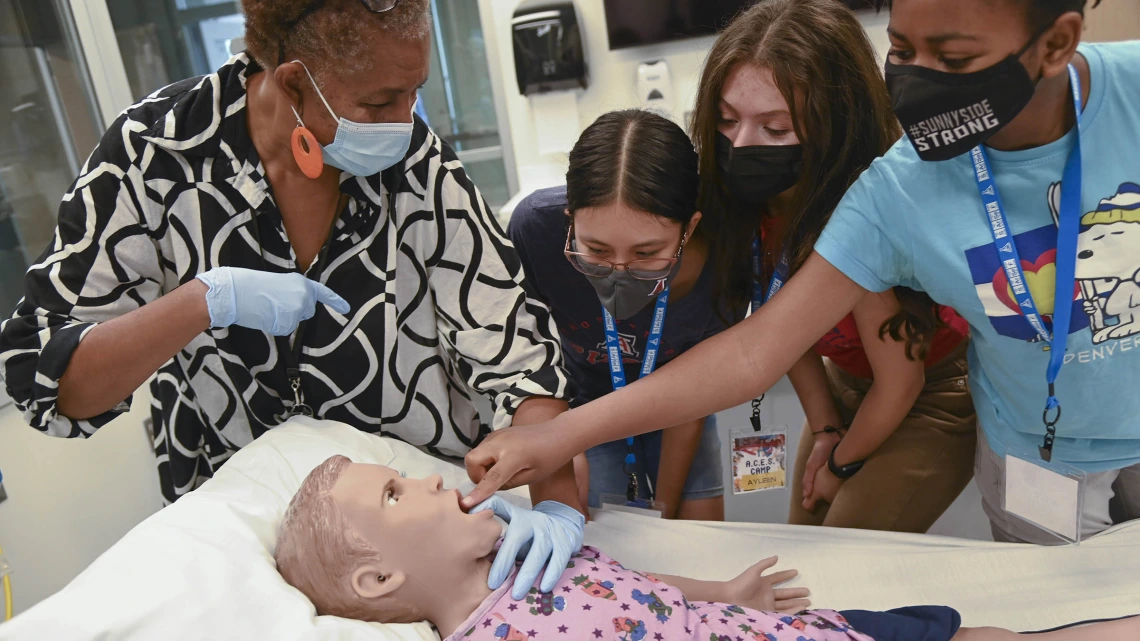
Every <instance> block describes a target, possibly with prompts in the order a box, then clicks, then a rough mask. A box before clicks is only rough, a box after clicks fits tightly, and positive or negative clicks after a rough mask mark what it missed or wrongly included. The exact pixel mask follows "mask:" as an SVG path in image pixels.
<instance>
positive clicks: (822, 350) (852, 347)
mask: <svg viewBox="0 0 1140 641" xmlns="http://www.w3.org/2000/svg"><path fill="white" fill-rule="evenodd" d="M939 309H940V310H941V312H940V316H941V317H942V321H943V322H944V323H946V326H945V327H943V328H942V329H939V330H938V331H937V332H935V333H934V339H933V340H932V341H931V343H930V354H929V355H928V356H927V357H926V366H927V367H930V366H931V365H934V364H935V363H937V362H939V361H941V360H942V359H943V358H945V357H946V355H948V354H949V353H950V352H953V351H954V350H955V349H956V348H957V347H958V346H959V345H961V344H962V341H964V340H966V336H967V333H968V331H969V325H968V324H967V323H966V319H964V318H962V317H961V316H959V315H958V313H957V312H955V311H954V310H953V309H950V308H949V307H941V308H939ZM815 351H816V353H817V354H819V355H820V356H825V357H827V358H830V359H831V362H833V363H835V364H836V365H838V366H839V368H840V369H842V370H843V371H845V372H847V373H848V374H851V375H852V376H858V377H860V378H872V377H873V376H874V372H872V371H871V362H870V361H868V360H867V352H866V351H865V350H864V349H863V340H862V339H861V338H860V337H859V329H858V328H857V327H856V326H855V316H854V315H853V314H848V315H847V317H846V318H844V319H843V320H841V321H839V324H838V325H836V326H835V328H834V329H832V330H831V331H830V332H828V333H827V334H824V336H823V338H821V339H819V342H818V343H816V344H815Z"/></svg>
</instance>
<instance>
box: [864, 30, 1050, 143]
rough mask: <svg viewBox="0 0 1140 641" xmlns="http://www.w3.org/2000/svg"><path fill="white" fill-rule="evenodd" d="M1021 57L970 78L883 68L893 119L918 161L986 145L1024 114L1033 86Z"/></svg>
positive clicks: (908, 67)
mask: <svg viewBox="0 0 1140 641" xmlns="http://www.w3.org/2000/svg"><path fill="white" fill-rule="evenodd" d="M1038 37H1040V36H1035V37H1034V38H1033V39H1032V40H1030V41H1029V44H1027V45H1025V47H1024V48H1022V50H1021V51H1019V52H1017V53H1015V54H1013V55H1011V56H1009V57H1008V58H1006V59H1005V60H1002V61H1001V62H999V63H997V64H995V65H993V66H991V67H988V68H986V69H982V70H981V71H975V72H973V73H947V72H945V71H938V70H936V69H929V68H927V67H920V66H918V65H896V64H893V63H891V62H887V66H886V75H887V89H888V90H889V91H890V92H891V102H892V104H893V106H894V111H895V116H897V117H898V119H899V122H900V123H902V126H903V131H905V132H906V134H907V137H909V138H910V143H911V144H912V145H914V150H915V151H916V152H918V157H919V158H921V159H923V160H949V159H951V158H954V157H956V156H960V155H962V154H964V153H966V152H967V151H969V150H971V149H973V148H974V147H977V146H978V145H980V144H982V143H984V142H986V141H987V140H989V138H990V136H993V135H994V134H996V133H997V132H998V131H1000V130H1001V128H1002V127H1004V126H1006V125H1008V124H1009V122H1010V121H1011V120H1013V119H1014V118H1016V117H1017V114H1019V113H1021V110H1022V109H1025V105H1027V104H1029V101H1030V99H1032V98H1033V92H1034V91H1036V85H1035V83H1034V82H1033V80H1032V79H1031V78H1030V77H1029V72H1028V71H1026V69H1025V66H1024V65H1022V64H1021V60H1020V58H1021V55H1022V54H1023V53H1025V52H1026V51H1027V50H1028V49H1029V47H1030V46H1031V45H1032V44H1033V43H1034V42H1036V41H1037V38H1038Z"/></svg>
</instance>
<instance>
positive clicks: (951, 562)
mask: <svg viewBox="0 0 1140 641" xmlns="http://www.w3.org/2000/svg"><path fill="white" fill-rule="evenodd" d="M333 454H345V455H348V456H350V457H351V458H352V459H353V460H356V461H359V462H371V463H383V464H389V465H392V466H394V467H397V468H398V469H401V470H402V471H404V472H406V473H407V474H408V475H409V476H414V477H420V476H427V475H429V474H432V473H440V474H442V475H443V476H444V481H445V484H446V485H448V486H449V487H454V486H460V485H461V484H462V483H464V482H465V480H466V478H465V474H464V473H463V471H462V469H461V468H460V467H458V466H456V465H453V464H449V463H446V462H443V461H438V460H436V459H432V458H431V457H428V456H426V455H424V454H422V453H421V452H419V451H418V450H416V449H415V448H413V447H411V446H409V445H406V444H404V443H400V442H397V441H392V440H389V439H382V438H378V437H375V436H371V435H367V434H363V433H361V432H359V431H357V430H354V429H352V428H351V427H348V426H346V425H342V424H336V423H328V422H318V421H312V420H309V419H297V420H295V421H293V422H291V424H289V425H286V426H283V427H280V428H277V429H275V430H273V431H271V432H270V433H268V434H267V435H265V436H263V437H262V438H260V439H258V440H257V441H256V442H255V443H253V444H252V445H250V446H248V447H246V448H245V449H243V450H242V451H241V452H239V453H237V454H236V455H235V456H234V457H233V459H231V460H230V461H229V462H228V463H227V464H226V465H225V466H224V467H223V469H222V470H221V471H220V472H219V474H218V475H217V476H216V477H215V478H214V479H212V480H211V481H209V482H208V483H206V484H205V485H204V486H203V487H202V488H201V489H199V490H197V491H195V492H194V493H192V494H191V495H189V496H187V497H185V498H183V499H181V500H180V501H178V503H176V504H175V505H173V506H171V507H169V508H166V509H164V510H162V511H161V512H159V513H158V514H156V515H155V516H153V517H151V518H149V519H147V520H146V521H144V522H143V523H142V524H140V525H139V526H138V527H137V528H135V529H134V530H132V531H131V532H130V533H129V534H127V536H126V537H124V538H123V539H122V540H121V541H120V542H119V543H117V544H115V545H114V546H113V547H112V548H111V549H110V550H109V551H108V552H107V553H105V554H104V555H103V556H101V557H100V558H99V559H97V560H96V561H95V563H94V564H92V565H91V567H90V568H88V569H87V570H86V571H85V572H84V573H83V574H81V575H80V576H79V577H78V578H76V579H75V581H73V582H72V583H71V584H69V585H68V586H67V587H66V588H64V589H63V590H62V591H60V592H59V593H57V594H56V595H54V596H52V597H50V598H48V599H46V600H45V601H43V602H42V603H40V604H38V605H37V606H35V607H33V608H32V609H30V610H29V611H28V612H26V613H24V614H22V615H20V616H18V617H16V619H15V620H14V621H12V622H11V623H8V624H4V625H0V641H25V640H28V641H31V640H35V641H41V640H44V639H51V640H52V641H71V640H74V641H118V640H122V641H142V640H144V639H145V640H151V639H188V640H198V639H201V640H203V641H205V640H207V639H209V640H210V641H231V640H232V641H247V640H249V639H274V640H281V641H294V640H295V641H334V640H335V641H373V640H375V641H431V640H434V639H438V637H437V636H435V634H434V633H433V632H432V630H431V628H430V626H427V625H426V624H420V625H412V626H379V625H372V624H365V623H361V622H357V621H346V620H343V619H337V618H335V617H316V616H314V613H313V609H312V607H311V605H310V604H309V603H308V601H307V600H306V599H305V598H304V597H303V596H302V595H301V594H300V593H299V592H297V591H296V590H293V589H292V588H291V587H289V586H288V585H286V584H285V583H284V581H283V580H282V579H281V577H280V575H278V574H277V572H276V570H275V569H274V566H273V560H272V547H273V545H274V540H275V532H276V528H277V524H278V522H279V520H280V517H281V515H282V514H283V512H284V509H285V506H286V505H287V504H288V501H289V499H290V498H291V497H292V495H293V493H294V492H296V490H297V488H298V487H299V486H300V483H301V480H302V479H303V478H304V476H305V475H306V474H308V472H309V471H310V470H311V469H312V468H313V467H314V466H316V465H317V464H318V463H320V462H321V461H323V460H324V459H326V458H327V457H329V456H331V455H333ZM511 499H512V500H516V501H525V500H526V499H525V495H520V494H519V493H516V494H514V495H512V496H511ZM76 536H82V533H76ZM586 539H587V543H590V544H592V545H595V546H597V547H599V548H601V549H603V550H605V551H606V552H607V553H609V554H610V555H612V556H613V557H614V558H616V559H619V560H620V561H622V562H623V563H624V564H626V565H627V566H629V567H634V568H637V569H644V570H651V571H658V572H665V573H672V574H688V575H692V576H696V577H702V578H729V577H731V576H733V575H735V574H736V573H737V572H739V571H740V570H741V569H743V568H744V567H747V565H748V564H749V563H751V562H753V561H755V560H758V559H760V558H762V557H764V556H768V555H770V554H780V555H781V558H782V562H781V565H782V566H786V567H796V568H798V569H800V570H801V572H802V574H803V577H802V580H801V583H802V584H804V585H808V586H809V587H811V588H812V589H813V591H814V600H815V603H816V605H818V606H820V607H831V608H837V609H848V608H863V609H882V608H889V607H897V606H901V605H912V604H918V603H941V604H947V605H952V606H954V607H957V608H959V610H960V611H961V612H962V614H963V616H964V618H965V620H966V622H967V623H968V624H971V625H1001V626H1004V627H1010V628H1013V629H1023V630H1024V629H1040V628H1047V627H1052V626H1054V625H1059V624H1063V623H1067V622H1070V621H1075V620H1083V619H1090V618H1102V617H1112V616H1121V615H1125V614H1132V613H1136V612H1137V611H1140V527H1137V526H1129V527H1122V528H1117V529H1116V530H1114V531H1111V532H1108V533H1106V534H1104V535H1102V536H1099V537H1096V538H1095V539H1093V540H1090V541H1088V542H1086V543H1085V544H1083V545H1082V546H1081V547H1079V548H1069V549H1039V548H1031V547H1023V546H1010V545H999V544H987V543H977V542H970V541H960V540H954V539H944V538H937V537H926V536H911V535H897V534H882V533H870V532H858V531H839V530H827V529H822V528H815V529H804V528H790V527H788V526H782V525H756V524H722V525H709V524H691V523H677V522H662V521H660V520H657V519H646V518H644V517H637V516H632V515H624V514H605V515H602V516H601V517H600V518H599V519H598V520H596V521H595V522H593V523H591V524H590V525H589V526H588V527H587V532H586Z"/></svg>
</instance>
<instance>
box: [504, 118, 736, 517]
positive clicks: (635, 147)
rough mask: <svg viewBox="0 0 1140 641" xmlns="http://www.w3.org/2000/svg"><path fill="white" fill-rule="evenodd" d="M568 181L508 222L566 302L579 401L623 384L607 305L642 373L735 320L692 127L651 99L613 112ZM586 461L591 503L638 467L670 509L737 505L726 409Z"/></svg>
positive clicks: (543, 289)
mask: <svg viewBox="0 0 1140 641" xmlns="http://www.w3.org/2000/svg"><path fill="white" fill-rule="evenodd" d="M566 183H567V184H566V187H560V188H555V189H544V190H541V191H538V192H535V193H533V194H531V195H530V196H528V197H527V198H526V199H524V200H523V201H522V202H521V203H520V204H519V205H518V207H516V208H515V211H514V213H513V214H512V216H511V221H510V228H509V233H510V237H511V240H512V241H513V242H514V244H515V247H516V248H517V249H518V252H519V255H520V257H521V258H522V262H523V267H524V270H525V272H526V275H527V284H528V287H529V288H530V290H531V293H533V294H534V295H535V296H537V297H538V298H540V299H542V300H543V301H544V302H545V303H546V304H547V305H549V306H550V308H551V311H552V312H553V314H554V320H555V322H556V323H557V326H558V333H559V335H560V336H561V339H562V350H563V354H564V355H565V357H566V366H567V369H568V370H569V371H570V374H571V378H572V379H573V380H574V382H575V383H576V384H577V386H578V392H577V395H576V396H575V397H574V401H573V402H572V405H575V406H576V405H581V404H583V403H586V402H588V401H592V400H594V399H597V398H600V397H602V396H605V395H606V394H608V393H610V392H612V391H613V390H614V388H615V384H614V381H613V376H612V374H613V372H611V371H610V364H609V357H610V353H611V352H610V349H609V347H610V346H609V345H607V336H606V331H605V325H606V323H607V319H606V317H607V316H608V317H609V319H610V321H611V322H612V323H613V325H614V330H615V337H616V346H615V347H616V350H615V351H617V352H620V358H621V361H622V367H621V370H620V374H622V375H624V378H625V380H626V381H628V382H629V383H633V382H634V381H636V380H638V379H639V378H641V376H642V371H643V370H642V368H643V366H645V365H646V363H647V360H652V359H653V358H654V357H655V358H656V363H655V364H656V366H661V365H664V364H665V363H667V362H669V361H670V360H672V359H673V358H675V357H676V356H678V355H679V354H681V353H683V352H684V351H685V350H687V349H689V348H690V347H692V346H693V345H695V344H696V343H697V342H698V341H700V340H702V339H704V338H706V337H708V336H711V335H713V334H715V333H717V332H719V331H721V330H722V329H724V328H725V326H726V325H725V323H724V322H723V321H722V320H721V317H720V316H718V315H717V314H716V313H715V311H714V304H713V300H712V290H713V285H714V282H715V279H714V274H713V266H712V265H711V264H710V263H709V261H707V260H706V258H707V256H708V245H707V242H706V239H705V236H704V235H703V234H702V233H701V230H700V228H699V227H698V223H699V222H700V220H701V214H700V213H699V212H698V211H697V194H698V189H699V183H698V178H697V154H696V152H695V151H694V150H693V145H692V143H691V142H690V141H689V137H688V136H686V135H685V132H684V131H683V130H682V129H681V128H680V127H678V126H677V125H676V124H674V123H672V122H670V121H669V120H667V119H665V118H663V117H661V116H658V115H655V114H652V113H650V112H647V111H640V110H630V111H618V112H613V113H608V114H605V115H603V116H601V117H600V118H598V120H597V121H596V122H594V124H592V125H590V127H588V128H587V129H586V131H585V132H583V134H582V136H581V138H580V139H579V140H578V142H577V144H576V145H575V146H574V149H573V150H572V151H571V152H570V167H569V170H568V171H567V173H566ZM666 291H667V292H668V299H667V301H665V304H664V305H661V304H660V303H661V302H662V301H661V295H662V294H663V293H665V292H666ZM660 313H664V324H663V325H662V328H661V333H660V336H659V338H660V345H659V346H655V345H653V344H652V340H653V338H654V335H653V327H654V324H655V322H656V321H657V320H658V319H657V316H658V315H659V314H660ZM726 315H727V314H726ZM631 452H632V453H633V460H632V462H627V460H626V457H627V455H628V454H630V453H631ZM576 463H577V465H576V467H577V469H578V472H579V473H578V479H579V482H580V483H581V482H582V481H583V480H586V479H587V478H588V482H589V490H588V497H587V499H586V501H584V502H588V503H589V504H590V506H591V507H594V508H597V507H599V506H600V500H601V497H602V496H603V495H606V494H610V495H617V496H625V494H626V492H627V490H628V489H630V486H631V483H630V480H631V479H630V475H631V474H633V476H634V479H635V484H636V490H635V493H636V494H637V495H638V496H639V497H640V498H650V497H652V498H655V499H656V500H657V501H660V502H661V503H663V504H664V506H665V516H666V517H669V518H685V519H700V520H721V519H723V518H724V503H723V498H722V494H723V481H722V479H721V461H720V441H719V438H718V435H717V430H716V419H715V417H714V416H710V417H709V418H708V419H707V420H706V419H705V418H704V417H700V418H698V419H696V420H690V421H687V422H684V423H681V424H679V425H677V426H676V427H672V428H671V429H667V430H662V431H657V432H652V433H650V434H646V435H644V436H641V437H638V438H637V439H635V440H634V442H633V443H632V444H628V443H627V442H626V441H624V440H617V441H615V442H613V443H606V444H603V445H600V446H598V447H594V448H591V449H590V450H589V451H587V452H586V453H585V455H584V456H581V457H579V458H578V459H577V460H576ZM583 468H588V470H589V472H588V474H584V473H583V472H584V469H583Z"/></svg>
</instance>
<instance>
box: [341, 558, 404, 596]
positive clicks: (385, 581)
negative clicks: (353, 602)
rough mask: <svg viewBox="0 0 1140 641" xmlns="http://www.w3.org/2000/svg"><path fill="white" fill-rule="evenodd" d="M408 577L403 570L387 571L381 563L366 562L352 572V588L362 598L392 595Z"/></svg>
mask: <svg viewBox="0 0 1140 641" xmlns="http://www.w3.org/2000/svg"><path fill="white" fill-rule="evenodd" d="M406 578H407V575H405V574H404V573H403V572H399V571H396V572H387V571H385V570H384V568H382V567H381V566H380V564H379V563H365V564H364V565H362V566H360V567H358V568H356V571H354V572H353V573H352V589H353V591H354V592H356V594H357V596H359V597H360V598H362V599H378V598H380V597H384V596H391V595H392V593H394V592H395V591H396V590H399V589H400V586H402V585H404V580H405V579H406Z"/></svg>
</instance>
